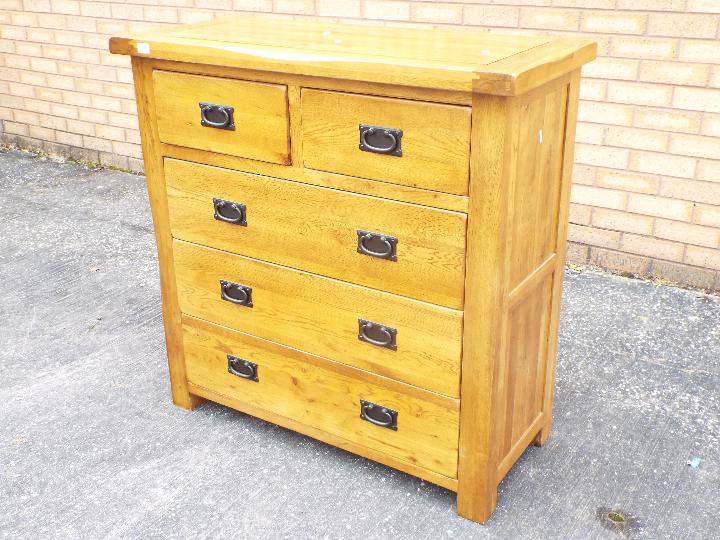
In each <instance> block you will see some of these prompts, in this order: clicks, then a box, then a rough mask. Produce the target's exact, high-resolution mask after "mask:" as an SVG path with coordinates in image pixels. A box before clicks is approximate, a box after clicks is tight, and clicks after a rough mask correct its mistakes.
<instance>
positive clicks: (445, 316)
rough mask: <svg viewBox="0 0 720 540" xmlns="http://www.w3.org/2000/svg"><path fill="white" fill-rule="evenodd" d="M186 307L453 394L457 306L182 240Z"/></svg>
mask: <svg viewBox="0 0 720 540" xmlns="http://www.w3.org/2000/svg"><path fill="white" fill-rule="evenodd" d="M173 256H174V259H175V277H176V280H177V290H178V298H179V302H180V309H181V310H182V312H183V313H185V314H187V315H190V316H193V317H197V318H199V319H203V320H206V321H210V322H213V323H216V324H220V325H222V326H226V327H228V328H233V329H238V330H242V331H243V332H247V333H248V334H253V335H255V336H258V337H261V338H264V339H268V340H271V341H275V342H277V343H280V344H282V345H287V346H289V347H293V348H296V349H300V350H303V351H306V352H309V353H311V354H316V355H318V356H323V357H325V358H329V359H331V360H335V361H337V362H341V363H344V364H348V365H351V366H354V367H357V368H360V369H363V370H365V371H370V372H372V373H376V374H379V375H383V376H385V377H389V378H392V379H395V380H398V381H401V382H405V383H408V384H412V385H414V386H418V387H421V388H425V389H427V390H431V391H434V392H437V393H439V394H444V395H446V396H451V397H457V396H458V387H459V383H460V352H461V341H462V339H461V338H462V312H461V311H457V310H454V309H448V308H444V307H440V306H434V305H432V304H428V303H425V302H418V301H416V300H410V299H408V298H405V297H402V296H396V295H393V294H389V293H385V292H380V291H376V290H373V289H368V288H365V287H360V286H358V285H351V284H349V283H344V282H342V281H337V280H334V279H329V278H325V277H320V276H317V275H315V274H309V273H307V272H301V271H298V270H292V269H290V268H286V267H284V266H278V265H275V264H270V263H265V262H261V261H258V260H255V259H251V258H248V257H242V256H239V255H232V254H230V253H226V252H224V251H218V250H215V249H210V248H206V247H201V246H196V245H194V244H189V243H187V242H183V241H181V240H175V241H174V242H173Z"/></svg>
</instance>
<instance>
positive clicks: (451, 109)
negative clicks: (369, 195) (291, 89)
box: [301, 89, 470, 195]
mask: <svg viewBox="0 0 720 540" xmlns="http://www.w3.org/2000/svg"><path fill="white" fill-rule="evenodd" d="M301 100H302V136H303V161H304V165H305V167H307V168H310V169H318V170H321V171H329V172H335V173H342V174H347V175H350V176H357V177H361V178H369V179H372V180H382V181H384V182H391V183H394V184H402V185H405V186H413V187H418V188H423V189H430V190H434V191H442V192H446V193H454V194H458V195H467V193H468V181H469V175H470V108H469V107H460V106H456V105H441V104H437V103H424V102H420V101H409V100H403V99H390V98H379V97H370V96H361V95H356V94H345V93H340V92H326V91H320V90H308V89H304V90H303V91H302V98H301Z"/></svg>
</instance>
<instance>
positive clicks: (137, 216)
mask: <svg viewBox="0 0 720 540" xmlns="http://www.w3.org/2000/svg"><path fill="white" fill-rule="evenodd" d="M0 210H1V211H0V411H1V413H0V537H2V538H17V539H49V538H87V539H98V538H143V539H147V538H292V539H304V538H309V539H318V538H333V539H336V538H337V539H371V538H389V539H390V538H391V539H398V538H412V539H424V538H427V539H445V538H507V539H519V538H532V539H538V538H563V539H570V538H578V539H588V538H622V535H625V536H629V537H631V538H648V539H665V538H667V539H680V538H693V539H695V538H698V539H700V538H703V539H706V538H707V539H709V538H718V534H720V533H719V532H718V531H719V530H720V472H719V469H718V461H719V458H720V439H719V437H720V324H719V321H720V302H719V301H718V298H715V297H710V296H704V295H701V294H698V293H694V292H689V291H685V290H680V289H676V288H672V287H665V286H656V285H654V284H651V283H645V282H642V281H634V280H629V279H624V278H618V277H613V276H610V275H603V274H599V273H594V272H590V271H582V272H568V274H567V281H566V283H567V284H566V289H565V295H564V300H563V312H562V313H563V317H562V329H561V333H560V353H559V365H558V375H557V392H556V396H557V397H556V402H555V424H554V431H553V433H552V435H551V437H550V440H549V441H548V444H547V445H546V446H545V447H544V448H530V449H529V450H528V451H527V452H526V453H525V454H524V455H523V456H522V458H521V459H520V461H519V462H518V463H517V465H516V466H515V467H514V468H513V469H512V471H511V472H510V474H509V475H508V476H507V478H506V479H505V480H504V481H503V483H502V485H501V486H500V493H499V498H498V507H497V512H496V513H495V515H494V516H493V517H492V518H491V519H490V521H489V522H488V523H487V524H486V525H485V526H481V525H478V524H476V523H472V522H470V521H467V520H464V519H462V518H459V517H457V516H456V514H455V496H454V494H452V493H451V492H449V491H446V490H444V489H441V488H438V487H435V486H433V485H430V484H427V483H424V482H422V481H420V480H417V479H415V478H413V477H411V476H407V475H405V474H402V473H400V472H397V471H394V470H392V469H389V468H387V467H384V466H382V465H378V464H376V463H372V462H370V461H367V460H365V459H362V458H358V457H356V456H354V455H352V454H349V453H346V452H344V451H341V450H338V449H335V448H333V447H330V446H327V445H325V444H322V443H319V442H316V441H314V440H312V439H309V438H306V437H303V436H301V435H298V434H295V433H293V432H291V431H287V430H285V429H282V428H279V427H277V426H274V425H271V424H268V423H265V422H262V421H259V420H256V419H254V418H251V417H249V416H246V415H244V414H241V413H237V412H233V411H232V410H229V409H226V408H224V407H222V406H219V405H214V404H211V403H206V404H204V405H202V406H201V407H200V408H199V409H197V410H196V411H194V412H187V411H184V410H182V409H179V408H176V407H174V406H173V405H172V404H171V402H170V398H169V389H168V380H167V376H166V364H165V351H164V342H163V330H162V321H161V315H160V299H159V291H158V274H157V269H156V260H155V254H154V238H153V233H152V229H151V222H150V215H149V209H148V201H147V199H146V195H145V190H144V178H143V177H139V176H133V175H129V174H125V173H121V172H114V171H90V170H87V169H85V168H83V167H81V166H79V165H76V164H72V163H65V164H60V163H55V162H52V161H49V160H43V159H38V158H36V157H34V156H32V155H30V154H25V153H20V152H14V151H0ZM695 457H697V458H699V459H700V464H699V467H697V468H694V467H691V466H688V464H687V462H688V460H691V459H692V458H695ZM608 509H617V510H620V511H621V512H623V513H625V515H626V517H627V519H628V521H627V526H626V530H625V531H616V530H611V529H609V528H607V527H606V526H605V525H604V522H603V516H604V515H605V513H606V512H607V510H608Z"/></svg>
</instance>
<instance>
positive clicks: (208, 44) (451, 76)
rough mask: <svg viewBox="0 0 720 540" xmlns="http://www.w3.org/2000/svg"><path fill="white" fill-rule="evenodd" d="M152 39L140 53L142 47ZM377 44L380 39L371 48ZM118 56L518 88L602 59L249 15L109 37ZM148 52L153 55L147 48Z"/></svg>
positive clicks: (512, 39) (527, 42)
mask: <svg viewBox="0 0 720 540" xmlns="http://www.w3.org/2000/svg"><path fill="white" fill-rule="evenodd" d="M138 43H142V44H144V45H146V46H147V50H146V48H145V47H143V48H141V50H140V52H138V48H137V45H138ZM368 43H372V46H371V47H368ZM110 50H111V51H112V52H113V53H116V54H130V55H141V56H146V57H150V58H158V59H163V60H177V61H186V62H195V63H198V64H211V65H225V66H231V67H243V68H246V69H253V70H260V71H268V72H273V71H274V72H283V73H288V74H294V75H298V74H300V75H307V76H314V77H327V78H333V79H344V80H352V81H366V82H372V83H381V84H391V85H404V86H408V87H426V88H434V89H441V90H451V91H465V92H476V93H486V94H498V95H519V94H522V93H523V92H526V91H528V90H530V89H532V88H535V87H538V86H541V85H543V84H545V83H547V82H548V81H549V80H552V79H553V78H556V77H558V76H560V75H562V74H564V73H569V72H571V71H574V70H576V69H578V68H579V67H580V66H581V65H582V64H584V63H586V62H589V61H590V60H592V59H594V58H595V54H596V45H595V43H594V42H592V41H588V40H579V39H575V40H573V39H568V38H553V37H548V36H519V35H509V36H503V35H499V34H495V33H488V32H483V31H477V30H475V29H463V28H448V27H429V26H426V27H412V28H410V27H409V28H401V27H393V28H392V31H391V32H390V31H388V30H387V28H385V26H384V24H383V23H370V22H367V21H363V24H361V25H359V24H357V23H356V22H349V21H348V22H336V21H333V20H330V19H321V20H307V19H302V20H300V19H298V20H282V21H281V20H278V19H277V18H271V17H267V16H262V15H261V16H253V15H249V14H245V15H240V16H237V17H226V18H224V19H220V20H217V21H211V22H204V23H199V24H196V25H189V26H187V25H186V26H181V27H175V28H169V29H164V30H157V29H156V30H149V31H145V32H141V33H137V34H131V35H127V36H122V37H121V36H116V37H113V38H112V39H111V40H110ZM143 51H145V52H143Z"/></svg>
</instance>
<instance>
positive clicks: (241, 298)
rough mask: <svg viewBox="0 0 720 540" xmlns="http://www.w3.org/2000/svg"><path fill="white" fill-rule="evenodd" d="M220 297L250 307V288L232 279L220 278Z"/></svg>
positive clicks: (251, 304)
mask: <svg viewBox="0 0 720 540" xmlns="http://www.w3.org/2000/svg"><path fill="white" fill-rule="evenodd" d="M220 298H222V299H223V300H227V301H228V302H232V303H233V304H238V305H240V306H247V307H252V306H253V303H252V289H251V288H250V287H246V286H245V285H240V284H239V283H233V282H232V281H225V280H224V279H221V280H220Z"/></svg>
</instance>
